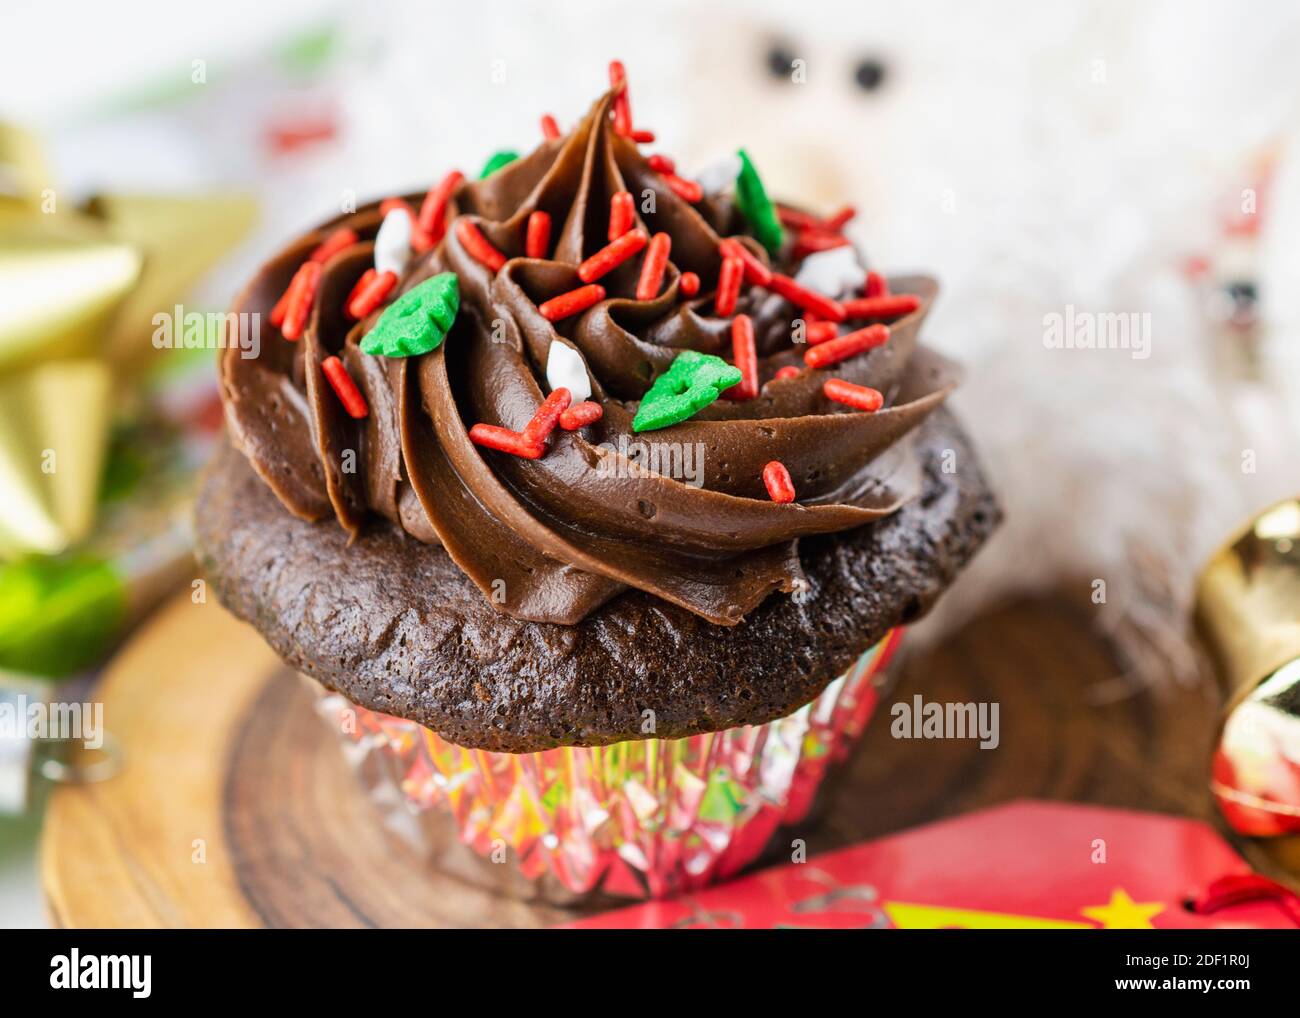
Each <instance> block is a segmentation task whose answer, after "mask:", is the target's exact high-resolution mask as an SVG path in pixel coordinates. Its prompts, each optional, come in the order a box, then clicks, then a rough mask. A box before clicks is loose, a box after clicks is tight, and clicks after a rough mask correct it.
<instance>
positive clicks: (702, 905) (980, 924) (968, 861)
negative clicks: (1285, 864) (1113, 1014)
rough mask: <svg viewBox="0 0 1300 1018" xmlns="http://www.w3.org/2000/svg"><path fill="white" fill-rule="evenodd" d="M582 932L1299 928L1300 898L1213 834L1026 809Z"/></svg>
mask: <svg viewBox="0 0 1300 1018" xmlns="http://www.w3.org/2000/svg"><path fill="white" fill-rule="evenodd" d="M568 925H569V926H571V927H575V928H585V929H601V928H604V929H611V928H629V927H632V928H642V929H645V928H656V929H657V928H665V927H681V928H686V927H695V928H706V927H713V928H717V927H735V928H748V929H770V928H773V927H800V926H802V927H815V928H862V927H885V928H896V929H936V928H972V929H976V928H978V929H994V928H1007V927H1019V928H1036V929H1210V928H1216V927H1261V928H1294V927H1296V926H1300V900H1297V899H1296V897H1295V896H1294V895H1292V894H1291V893H1290V892H1289V891H1287V890H1286V889H1285V888H1282V887H1281V886H1280V885H1277V884H1273V883H1272V882H1271V881H1268V880H1265V879H1264V878H1261V877H1257V876H1254V875H1252V874H1251V870H1250V868H1249V867H1248V866H1247V865H1246V864H1245V862H1243V861H1242V859H1241V858H1240V857H1239V856H1238V855H1237V854H1236V853H1235V852H1234V851H1233V850H1232V849H1231V848H1230V847H1229V846H1228V845H1227V843H1226V842H1224V841H1223V839H1222V838H1220V837H1219V835H1218V834H1216V833H1215V832H1214V831H1213V830H1212V829H1211V828H1210V827H1209V826H1208V825H1207V824H1204V823H1202V822H1200V821H1194V820H1185V819H1181V818H1178V817H1169V816H1161V815H1158V814H1151V813H1136V812H1130V811H1127V810H1117V809H1105V808H1101V807H1096V806H1080V805H1074V804H1069V803H1048V802H1018V803H1012V804H1010V805H1007V806H1001V807H998V808H996V809H991V810H986V811H983V812H980V813H973V814H970V815H969V816H964V817H959V818H957V819H954V820H944V821H940V822H938V823H934V824H928V825H926V826H924V827H918V828H915V829H914V830H910V831H906V832H904V833H902V834H895V835H891V836H890V837H887V838H881V839H880V840H878V841H871V842H866V843H864V844H861V845H854V846H853V847H851V848H845V849H841V850H839V851H836V852H831V853H828V854H826V855H822V856H818V857H816V858H814V859H811V860H809V861H808V862H806V863H796V864H791V865H788V866H780V867H776V868H774V869H770V870H766V871H764V872H761V873H756V874H754V875H753V876H749V877H745V878H742V879H740V880H735V881H732V882H730V883H727V884H723V885H721V886H718V887H714V888H711V889H709V890H707V891H703V892H700V893H698V894H693V895H689V896H685V897H681V898H675V899H672V900H669V901H658V902H651V903H649V904H645V905H637V906H635V907H632V908H626V909H619V910H617V911H614V912H607V913H605V914H603V915H599V916H594V917H592V918H590V919H583V920H580V921H578V922H575V923H571V924H568Z"/></svg>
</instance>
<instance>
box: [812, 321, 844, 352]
mask: <svg viewBox="0 0 1300 1018" xmlns="http://www.w3.org/2000/svg"><path fill="white" fill-rule="evenodd" d="M839 334H840V330H839V329H837V328H836V327H835V323H834V322H807V321H806V322H805V323H804V332H803V338H804V342H806V343H807V344H808V345H809V346H816V345H817V344H818V343H826V342H828V341H830V340H832V339H834V338H835V337H836V336H838V335H839Z"/></svg>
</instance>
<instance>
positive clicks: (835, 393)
mask: <svg viewBox="0 0 1300 1018" xmlns="http://www.w3.org/2000/svg"><path fill="white" fill-rule="evenodd" d="M822 392H824V393H825V394H826V398H827V399H833V400H834V401H835V402H836V403H843V404H845V405H846V406H851V407H853V408H854V409H856V410H865V411H867V413H872V412H874V411H876V410H879V409H880V408H881V407H882V406H884V405H885V397H884V396H882V395H881V394H880V393H879V392H877V391H876V390H875V389H872V388H870V387H869V386H866V385H854V384H853V383H852V382H846V381H844V379H842V378H828V379H826V382H825V384H824V385H822Z"/></svg>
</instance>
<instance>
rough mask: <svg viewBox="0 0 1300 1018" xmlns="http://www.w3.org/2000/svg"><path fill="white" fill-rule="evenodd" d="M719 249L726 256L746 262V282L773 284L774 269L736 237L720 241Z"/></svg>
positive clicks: (763, 284)
mask: <svg viewBox="0 0 1300 1018" xmlns="http://www.w3.org/2000/svg"><path fill="white" fill-rule="evenodd" d="M718 250H719V251H721V252H722V254H723V256H724V257H727V256H730V257H733V258H739V259H740V260H741V261H742V262H744V263H745V282H747V283H752V284H753V285H754V286H762V287H768V286H771V285H772V270H771V269H769V268H768V267H767V266H766V265H764V264H763V263H762V262H761V261H760V260H759V258H758V255H756V254H754V252H753V251H751V250H750V249H749V248H747V247H746V246H745V245H744V244H742V243H741V242H740V241H738V240H736V239H735V238H734V237H727V238H726V239H724V240H723V241H722V242H721V243H719V244H718Z"/></svg>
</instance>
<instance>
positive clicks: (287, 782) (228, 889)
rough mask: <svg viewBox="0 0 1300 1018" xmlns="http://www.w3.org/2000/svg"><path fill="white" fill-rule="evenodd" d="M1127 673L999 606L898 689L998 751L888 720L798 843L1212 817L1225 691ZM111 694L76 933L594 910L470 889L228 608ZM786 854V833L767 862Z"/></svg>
mask: <svg viewBox="0 0 1300 1018" xmlns="http://www.w3.org/2000/svg"><path fill="white" fill-rule="evenodd" d="M1113 673H1114V666H1113V663H1112V662H1111V661H1110V660H1109V659H1108V658H1107V655H1106V652H1105V650H1104V648H1103V646H1102V645H1101V644H1100V643H1099V642H1098V641H1097V640H1096V639H1095V638H1094V637H1093V636H1092V635H1091V634H1090V633H1089V631H1088V629H1087V627H1086V625H1085V622H1084V617H1083V616H1082V614H1075V613H1074V612H1073V611H1072V610H1071V609H1070V608H1068V607H1066V605H1065V603H1064V602H1063V601H1038V602H1030V603H1025V604H1022V605H1019V606H1016V607H1014V608H1007V609H1003V610H1001V611H998V612H996V613H994V614H992V615H989V616H986V617H984V618H983V619H981V620H979V621H977V622H976V623H974V624H972V625H971V626H969V627H967V628H966V629H965V630H964V631H962V632H961V633H959V634H957V635H956V636H955V637H954V638H953V639H951V640H950V641H949V642H948V643H947V644H946V645H944V646H943V647H941V648H939V649H938V650H935V651H932V652H929V653H925V654H923V655H918V656H915V657H913V658H912V659H911V660H910V661H907V662H906V663H905V665H904V674H903V676H902V681H901V683H900V685H899V686H898V687H897V689H896V691H895V693H894V695H893V696H891V697H886V701H885V703H886V708H887V706H888V704H890V703H893V702H895V701H896V700H898V699H900V698H910V697H911V696H912V695H913V694H914V693H918V692H919V693H923V694H924V696H925V697H926V699H927V700H959V701H970V700H975V701H990V702H998V703H999V704H1000V705H1001V707H1000V710H1001V717H1000V721H1001V746H1000V748H998V749H997V750H996V751H981V750H979V749H978V748H977V747H976V745H975V744H974V743H973V742H964V741H963V742H959V741H930V742H924V741H901V740H895V739H893V738H891V736H890V733H889V725H888V721H889V718H888V716H887V714H884V713H882V714H881V715H879V716H878V717H877V718H876V719H875V721H873V723H872V725H870V726H869V727H868V731H867V734H866V736H865V737H864V739H863V742H862V744H861V746H860V747H859V749H858V751H857V752H856V753H855V755H854V757H853V759H852V761H851V762H850V764H849V765H848V766H847V767H846V768H844V769H843V770H842V771H841V773H840V774H839V775H838V777H837V778H835V779H834V780H833V781H832V782H831V783H830V784H829V785H828V786H827V788H826V789H825V792H826V794H825V796H824V803H823V808H822V809H820V810H818V811H817V814H816V819H814V820H813V821H812V822H811V823H810V825H809V826H808V827H807V829H805V830H800V831H797V832H794V834H793V835H792V836H799V837H804V838H806V839H807V841H808V844H809V850H810V853H815V852H819V851H824V850H827V849H830V848H835V847H839V846H841V845H845V844H848V843H851V842H856V841H860V840H862V839H864V838H870V837H874V836H877V835H880V834H884V833H887V832H889V831H895V830H899V829H902V828H906V827H910V826H913V825H915V824H918V823H922V822H924V821H927V820H934V819H938V818H939V817H943V816H947V815H950V814H956V813H962V812H966V811H968V810H972V809H976V808H979V807H982V806H988V805H991V804H994V803H999V802H1003V801H1006V800H1009V799H1015V798H1024V797H1036V798H1049V799H1074V800H1079V801H1084V802H1096V803H1108V804H1112V805H1118V806H1128V807H1134V808H1142V809H1152V810H1159V811H1165V812H1171V813H1182V814H1190V815H1194V816H1202V817H1206V818H1212V817H1213V815H1214V814H1213V807H1212V804H1211V803H1210V801H1209V798H1208V794H1207V792H1206V789H1205V774H1206V760H1207V758H1208V753H1209V749H1210V745H1211V740H1212V738H1213V731H1214V718H1215V715H1216V711H1217V704H1216V702H1215V698H1214V696H1213V694H1212V693H1211V692H1210V691H1208V690H1205V689H1172V690H1168V691H1166V692H1164V693H1163V694H1161V695H1152V694H1143V695H1137V696H1128V697H1123V698H1116V697H1115V696H1114V695H1113V694H1114V690H1113V689H1112V688H1111V682H1110V677H1111V675H1112V674H1113ZM101 695H102V698H103V701H104V704H105V708H104V719H105V725H106V727H107V728H108V729H109V730H110V731H111V732H112V733H113V734H114V735H115V737H116V738H117V740H118V742H119V743H120V745H121V747H122V751H123V754H124V760H125V763H124V766H123V769H122V770H121V772H120V773H119V774H118V775H117V776H116V777H114V778H112V779H110V780H108V781H105V782H102V783H99V784H93V785H85V786H66V787H61V788H59V789H57V790H56V791H55V792H54V794H53V795H52V797H51V801H50V804H49V809H48V813H47V818H46V825H45V832H44V838H43V845H42V853H41V869H42V877H43V881H44V885H45V891H46V896H47V900H48V902H49V909H50V913H51V918H52V921H53V922H54V923H56V924H58V925H61V926H70V927H105V926H128V927H139V926H172V927H175V926H193V927H207V926H238V927H244V926H252V927H257V926H270V927H279V926H330V927H333V926H542V925H550V924H554V923H557V922H563V921H565V920H566V919H568V918H571V917H572V916H574V915H576V914H578V913H576V912H572V911H566V910H563V909H559V908H555V907H552V906H546V905H538V904H528V903H523V902H520V901H516V900H512V899H509V898H507V897H501V896H497V895H495V894H493V893H491V892H490V891H487V890H484V889H481V888H479V887H475V886H471V885H470V884H467V883H463V882H461V881H459V880H457V879H456V878H454V877H451V876H448V875H446V874H444V873H440V872H439V871H438V870H437V869H435V868H433V866H432V864H431V863H430V862H429V861H428V860H427V858H425V857H424V856H423V855H422V854H421V853H420V852H418V851H417V850H416V849H414V848H412V847H411V846H409V845H408V844H407V843H405V842H403V841H401V840H400V839H398V838H397V837H395V836H394V835H392V834H391V833H389V832H388V831H387V830H386V829H385V828H384V827H383V825H382V824H381V823H380V822H379V820H378V814H377V811H376V809H375V807H374V806H373V804H372V803H371V802H370V800H369V799H368V798H366V796H365V795H364V794H363V793H362V791H361V788H360V785H359V783H358V781H357V779H356V776H355V775H354V774H353V773H352V772H351V771H350V770H349V769H348V766H347V765H346V764H345V762H344V759H343V756H342V753H341V751H340V747H339V743H338V740H337V738H336V736H335V734H334V733H332V732H331V731H329V730H328V729H327V728H326V727H325V724H324V722H322V721H321V720H320V719H319V718H318V716H317V715H316V713H315V711H314V709H313V706H312V695H311V693H310V691H309V690H308V689H307V688H306V687H305V686H304V684H303V682H302V680H301V679H300V678H299V677H298V676H296V675H294V674H293V673H292V672H291V671H290V670H289V669H287V668H286V667H285V666H284V665H283V664H282V663H281V662H280V660H279V659H278V658H277V657H276V656H275V655H274V654H273V653H272V652H271V651H270V650H269V649H267V647H266V646H265V644H264V643H263V642H262V640H261V638H260V637H259V636H258V635H257V633H256V632H255V631H254V630H253V629H251V628H250V627H248V626H245V625H243V624H242V623H240V622H238V621H236V620H235V619H234V618H233V617H231V616H230V615H228V614H227V613H226V612H225V611H224V610H222V609H221V608H219V607H217V606H216V605H214V604H193V603H191V601H190V599H189V598H188V597H184V598H180V599H177V600H175V601H173V602H171V603H170V604H168V605H167V606H165V607H164V608H163V609H162V610H161V611H160V612H159V613H157V614H156V615H155V616H154V618H153V619H152V620H151V621H150V622H149V624H148V625H147V626H146V627H145V628H144V629H143V630H142V631H141V632H140V633H139V635H138V636H137V637H136V638H135V639H134V640H133V641H132V642H131V643H130V644H128V645H127V647H126V648H125V649H124V650H123V651H122V653H121V654H120V655H119V656H118V657H117V658H116V660H115V661H114V662H113V664H112V666H111V667H110V669H109V670H108V673H107V675H106V677H105V679H104V682H103V686H102V689H101ZM786 857H787V858H788V856H786ZM781 858H782V850H781V849H780V848H779V847H776V846H774V847H773V848H772V850H771V851H770V852H769V855H768V859H767V861H781Z"/></svg>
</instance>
